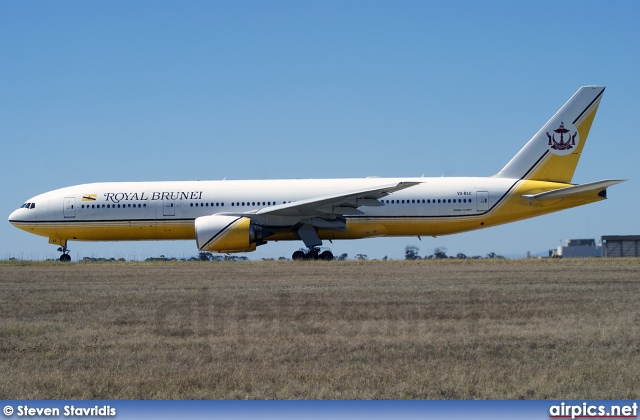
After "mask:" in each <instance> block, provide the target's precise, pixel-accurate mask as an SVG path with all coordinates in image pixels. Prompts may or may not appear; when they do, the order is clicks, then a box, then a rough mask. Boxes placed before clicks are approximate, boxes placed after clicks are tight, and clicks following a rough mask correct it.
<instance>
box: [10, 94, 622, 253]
mask: <svg viewBox="0 0 640 420" xmlns="http://www.w3.org/2000/svg"><path fill="white" fill-rule="evenodd" d="M604 89H605V88H604V87H602V86H583V87H581V88H580V89H579V90H578V91H577V92H576V93H575V94H574V95H573V96H572V97H571V98H570V99H569V100H568V101H567V102H566V103H565V104H564V105H563V106H562V107H561V108H560V110H559V111H558V112H557V113H556V114H555V115H554V116H553V117H552V118H551V119H550V120H549V121H548V122H547V123H546V124H545V125H544V126H543V127H542V128H541V129H540V130H539V131H538V132H537V133H536V134H535V135H534V136H533V137H532V138H531V139H530V140H529V141H528V142H527V143H526V144H525V145H524V147H523V148H522V149H521V150H520V151H519V152H518V153H517V154H516V155H515V156H514V157H513V158H512V159H511V160H510V161H509V162H508V163H507V164H506V166H504V168H502V170H500V171H499V172H498V173H497V174H495V175H493V176H490V177H456V178H454V177H450V178H446V177H439V178H430V177H419V178H413V177H412V178H377V177H376V178H372V177H370V178H357V179H289V180H244V181H242V180H237V181H234V180H222V181H167V182H101V183H92V184H82V185H75V186H71V187H66V188H61V189H57V190H54V191H50V192H46V193H44V194H41V195H37V196H35V197H33V198H30V199H29V200H27V201H26V202H25V203H24V204H22V206H20V208H18V209H17V210H15V211H14V212H13V213H11V215H10V216H9V222H10V223H11V224H13V225H14V226H16V227H17V228H19V229H22V230H24V231H26V232H29V233H33V234H36V235H40V236H44V237H47V238H49V243H50V244H54V245H58V246H59V248H58V250H59V251H61V252H62V255H61V256H60V261H70V260H71V256H70V255H69V250H68V247H67V245H68V243H69V241H137V240H193V239H195V240H196V244H197V246H198V249H199V250H201V251H209V252H216V253H233V252H250V251H254V250H255V249H256V247H257V246H260V245H264V244H266V243H267V242H269V241H293V240H301V241H302V242H303V243H304V245H305V246H306V247H307V249H306V250H302V249H301V250H298V251H295V252H294V253H293V255H292V259H293V260H303V259H304V260H316V259H320V260H332V259H333V254H332V253H331V251H329V250H325V251H321V248H320V247H321V245H322V243H323V242H322V241H323V240H329V241H333V240H339V239H360V238H373V237H385V236H417V237H421V236H433V237H436V236H440V235H448V234H453V233H459V232H466V231H471V230H476V229H484V228H488V227H491V226H496V225H501V224H505V223H509V222H514V221H517V220H522V219H527V218H531V217H535V216H540V215H543V214H548V213H551V212H555V211H559V210H564V209H568V208H572V207H576V206H581V205H584V204H588V203H593V202H597V201H601V200H604V199H606V198H607V187H609V186H612V185H615V184H618V183H620V182H623V181H624V180H619V179H607V180H603V181H597V182H590V183H587V184H581V185H575V184H571V179H572V177H573V174H574V171H575V169H576V166H577V164H578V160H579V159H580V155H581V154H582V149H583V148H584V145H585V142H586V140H587V136H588V134H589V130H590V128H591V124H592V122H593V119H594V117H595V115H596V111H597V109H598V106H599V104H600V100H601V99H602V94H603V92H604Z"/></svg>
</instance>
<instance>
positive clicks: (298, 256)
mask: <svg viewBox="0 0 640 420" xmlns="http://www.w3.org/2000/svg"><path fill="white" fill-rule="evenodd" d="M320 251H321V250H320V248H318V247H315V246H314V247H311V248H310V249H308V250H306V249H302V248H301V249H299V250H298V251H296V252H294V253H293V255H292V256H291V259H292V260H293V261H300V260H321V261H331V260H333V254H332V253H331V251H329V250H326V251H322V252H320Z"/></svg>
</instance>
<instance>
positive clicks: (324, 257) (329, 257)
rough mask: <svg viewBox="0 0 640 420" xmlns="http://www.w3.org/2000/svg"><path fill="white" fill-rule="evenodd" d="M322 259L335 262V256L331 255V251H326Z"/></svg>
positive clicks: (321, 255) (321, 256)
mask: <svg viewBox="0 0 640 420" xmlns="http://www.w3.org/2000/svg"><path fill="white" fill-rule="evenodd" d="M320 259H321V260H322V261H333V254H332V253H331V251H324V252H323V253H322V254H320Z"/></svg>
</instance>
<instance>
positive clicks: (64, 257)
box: [60, 254, 71, 262]
mask: <svg viewBox="0 0 640 420" xmlns="http://www.w3.org/2000/svg"><path fill="white" fill-rule="evenodd" d="M60 261H62V262H69V261H71V255H69V254H62V255H60Z"/></svg>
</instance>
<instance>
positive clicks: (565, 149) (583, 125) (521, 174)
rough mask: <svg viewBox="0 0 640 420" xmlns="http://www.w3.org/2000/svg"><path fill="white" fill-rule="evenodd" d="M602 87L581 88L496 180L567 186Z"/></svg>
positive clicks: (598, 102) (578, 157)
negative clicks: (543, 182)
mask: <svg viewBox="0 0 640 420" xmlns="http://www.w3.org/2000/svg"><path fill="white" fill-rule="evenodd" d="M603 92H604V87H603V86H583V87H581V88H580V89H578V91H577V92H576V93H575V94H574V95H573V96H572V97H571V99H569V100H568V101H567V103H566V104H564V105H563V106H562V108H560V110H559V111H558V112H557V113H556V114H555V115H554V116H553V117H552V118H551V119H550V120H549V121H548V122H547V123H546V124H545V125H544V126H543V127H542V128H541V129H540V131H538V132H537V133H536V135H535V136H533V138H532V139H531V140H529V142H528V143H527V144H526V145H525V146H524V147H523V148H522V149H521V150H520V151H519V152H518V154H517V155H515V156H514V158H513V159H511V161H510V162H509V163H508V164H507V165H506V166H505V167H504V168H502V170H501V171H500V172H498V174H496V175H495V176H496V177H498V178H516V179H531V180H537V181H552V182H563V183H570V182H571V178H573V173H574V172H575V170H576V166H577V165H578V160H579V159H580V154H581V153H582V148H583V147H584V144H585V142H586V141H587V136H588V135H589V130H590V129H591V123H592V122H593V118H594V117H595V115H596V111H597V109H598V105H599V104H600V99H601V98H602V93H603Z"/></svg>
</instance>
